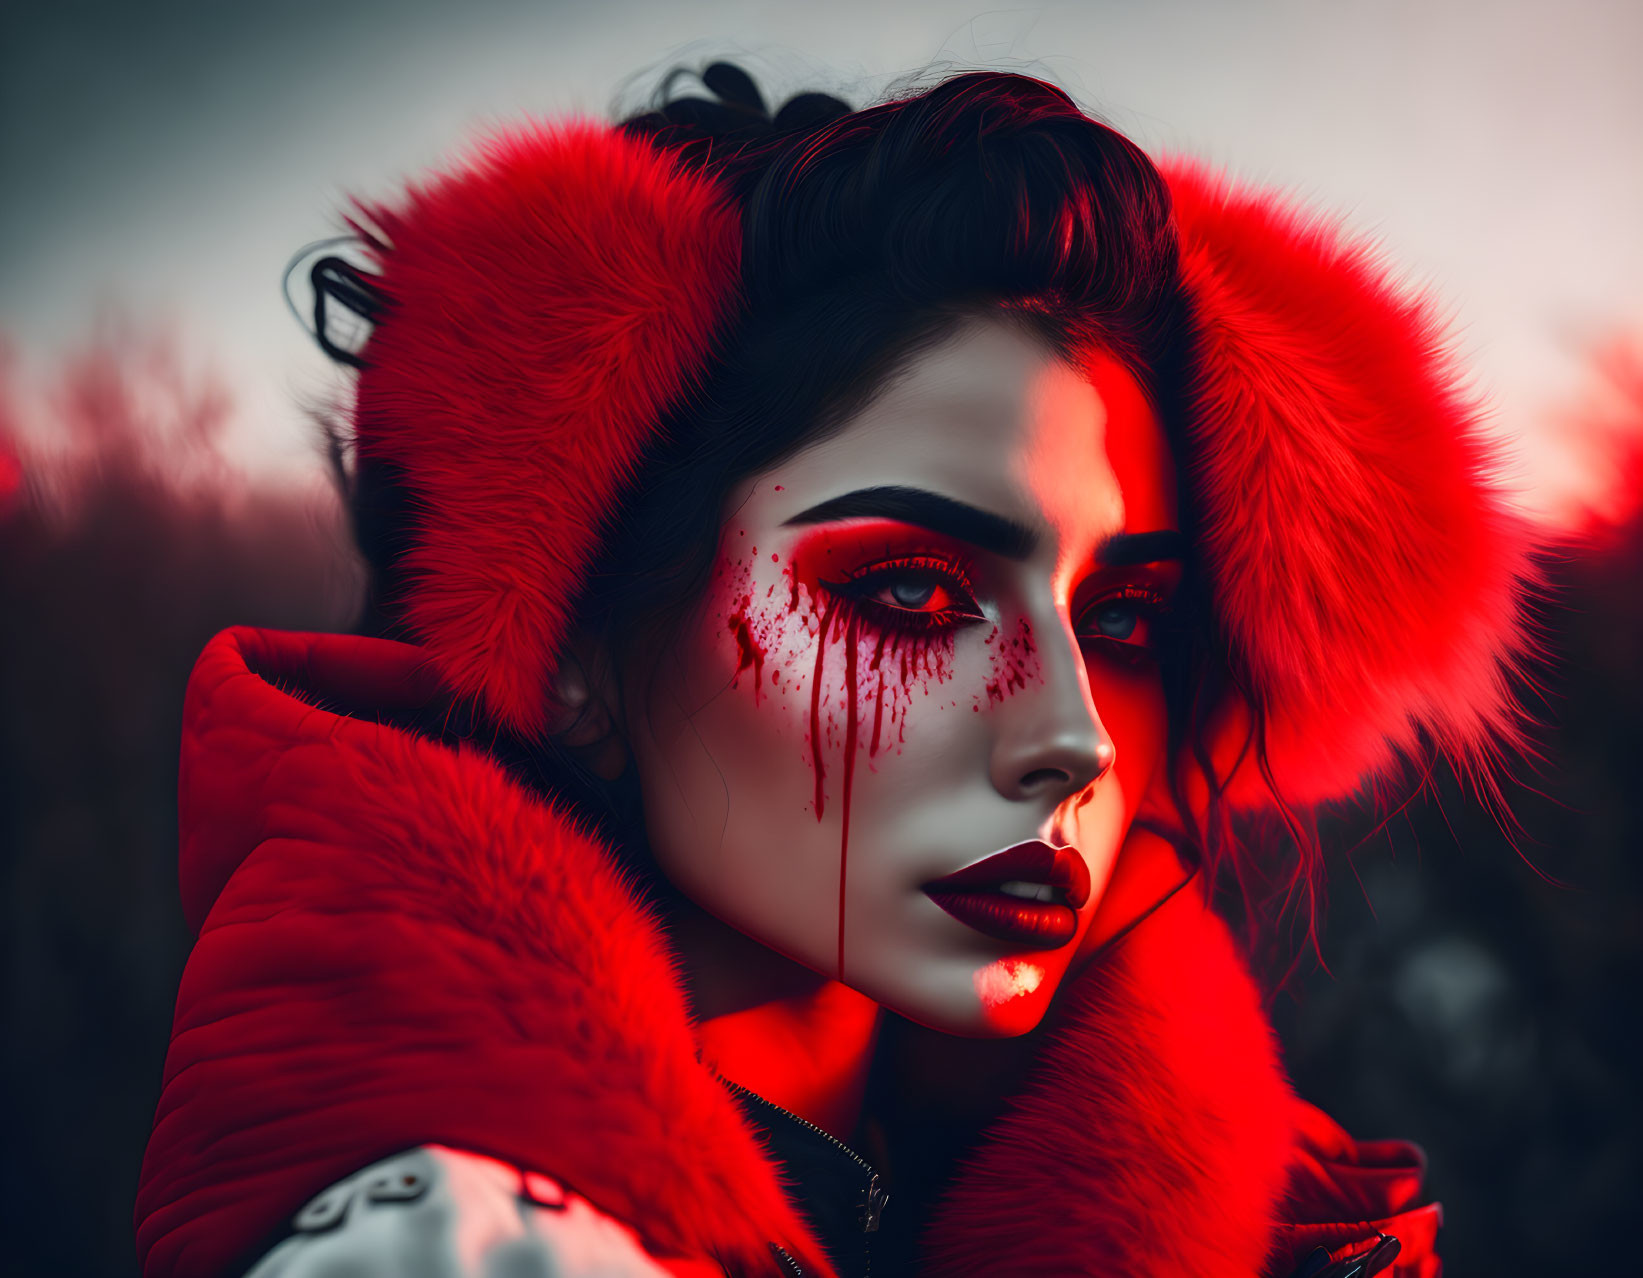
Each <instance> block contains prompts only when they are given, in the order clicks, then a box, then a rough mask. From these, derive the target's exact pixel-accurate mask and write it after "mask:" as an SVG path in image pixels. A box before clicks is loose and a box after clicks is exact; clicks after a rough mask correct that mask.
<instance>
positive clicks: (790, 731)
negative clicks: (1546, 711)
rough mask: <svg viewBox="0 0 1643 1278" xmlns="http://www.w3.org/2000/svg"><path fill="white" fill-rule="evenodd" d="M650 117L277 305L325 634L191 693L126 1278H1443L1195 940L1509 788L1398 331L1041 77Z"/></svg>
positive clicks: (523, 137)
mask: <svg viewBox="0 0 1643 1278" xmlns="http://www.w3.org/2000/svg"><path fill="white" fill-rule="evenodd" d="M703 79H704V81H705V82H706V84H707V86H708V87H709V89H711V90H712V91H713V94H714V98H715V100H714V101H707V100H704V99H692V98H685V99H675V100H671V101H664V103H663V105H662V106H661V107H660V108H659V109H658V110H657V111H656V112H654V113H652V114H648V115H645V116H641V117H638V118H636V119H633V120H630V121H627V122H626V123H625V124H624V125H623V126H621V127H620V128H617V129H609V128H606V127H603V126H598V125H593V124H574V125H567V126H561V127H547V128H530V129H525V130H522V131H517V132H513V133H508V134H503V135H500V136H498V137H496V138H494V139H492V141H491V142H490V143H489V144H488V145H487V146H486V148H485V149H483V150H482V151H481V152H480V153H479V154H478V155H477V156H475V157H473V158H472V159H470V160H469V161H467V162H466V163H465V164H463V165H461V166H459V167H458V168H456V169H454V170H452V171H451V172H450V173H448V174H445V175H443V176H440V177H438V178H435V179H433V180H432V181H430V182H428V183H427V184H425V185H422V186H419V187H415V188H413V189H412V190H411V191H410V192H409V193H408V195H407V196H406V198H405V199H404V201H402V202H401V203H400V204H399V205H398V206H397V207H382V208H372V209H369V210H364V211H362V213H361V215H360V219H359V230H360V232H361V234H362V235H364V236H365V237H366V239H367V241H368V243H369V244H370V246H371V249H372V252H373V255H374V257H375V259H376V271H375V273H374V274H373V275H372V276H370V277H366V276H362V275H358V274H350V273H348V272H346V271H344V270H343V269H342V268H340V267H338V266H336V265H335V264H331V265H329V266H328V267H326V268H324V269H322V271H321V272H320V273H319V274H318V275H317V276H316V278H317V279H318V280H320V281H321V284H322V291H321V294H320V305H319V308H318V310H317V313H316V319H317V320H318V321H319V327H320V331H321V336H322V341H326V342H329V339H328V338H327V337H326V336H325V317H324V313H323V311H324V301H325V298H326V297H327V296H330V297H332V299H333V300H336V299H338V298H341V299H343V300H346V301H348V302H349V304H351V305H352V306H354V308H355V309H357V310H359V311H360V312H361V313H362V314H366V315H368V316H369V317H370V318H371V319H372V320H373V321H374V328H373V331H372V333H371V336H370V338H369V341H368V344H367V345H366V346H365V347H364V348H363V351H362V352H361V353H360V355H359V356H358V357H357V361H356V360H355V357H353V356H351V355H349V353H348V352H346V351H341V350H337V353H339V354H342V355H344V356H345V357H347V358H349V359H350V360H351V361H353V362H357V363H358V364H359V365H360V367H361V372H360V376H359V383H358V396H357V401H356V404H355V407H354V413H353V423H352V424H353V433H354V437H355V444H356V447H357V458H358V461H357V469H356V475H355V478H354V493H353V497H354V509H355V517H356V528H357V530H358V533H359V537H360V541H361V545H362V547H363V548H364V550H365V552H366V554H367V557H368V558H369V560H370V562H371V565H372V568H373V587H374V590H373V609H374V613H373V625H372V629H373V630H374V631H375V634H376V636H377V637H371V638H365V637H342V636H313V635H289V634H273V633H265V632H253V631H244V630H240V631H231V632H228V633H227V634H225V635H223V636H219V638H218V639H217V640H215V641H214V642H213V643H212V645H210V647H208V649H207V651H206V652H205V654H204V655H203V656H202V657H201V660H200V663H199V665H198V667H197V669H196V672H195V675H194V679H193V682H192V684H191V686H190V692H189V702H188V707H187V716H186V717H187V726H186V729H185V738H184V743H183V779H182V787H181V804H182V814H183V843H182V889H183V895H184V902H185V906H186V908H187V910H188V913H189V916H190V918H191V920H192V921H193V923H194V924H195V926H196V927H198V928H199V929H200V939H199V942H198V945H197V946H196V949H195V951H194V954H193V956H192V957H191V959H190V962H189V967H188V970H187V972H186V973H185V976H184V980H183V986H182V990H181V993H180V995H179V1000H178V1009H177V1020H176V1027H175V1030H174V1036H173V1044H172V1050H171V1055H170V1058H169V1060H168V1062H167V1069H166V1082H165V1088H164V1093H163V1095H162V1098H161V1102H160V1106H159V1112H158V1115H157V1117H156V1121H155V1129H154V1135H153V1138H152V1140H151V1142H150V1146H149V1150H148V1156H147V1160H146V1162H145V1167H144V1175H143V1183H142V1186H141V1189H140V1191H139V1198H138V1205H137V1210H138V1242H139V1249H140V1250H141V1251H142V1253H143V1256H144V1264H145V1272H146V1273H147V1274H150V1275H161V1274H167V1275H170V1274H177V1275H183V1274H189V1275H192V1274H202V1275H203V1274H220V1273H229V1272H235V1271H243V1270H244V1269H246V1268H247V1267H248V1266H256V1273H257V1274H258V1275H259V1276H271V1275H275V1274H286V1275H291V1276H294V1275H297V1274H319V1273H325V1272H342V1271H344V1270H346V1271H347V1272H383V1273H400V1272H404V1273H423V1272H428V1273H480V1272H485V1273H491V1272H496V1273H503V1272H507V1273H535V1272H565V1273H593V1272H611V1273H655V1272H669V1271H671V1272H675V1273H719V1272H728V1273H731V1274H738V1275H739V1274H753V1273H789V1274H791V1273H802V1274H806V1275H812V1274H828V1273H837V1274H865V1273H868V1272H870V1271H872V1272H877V1273H880V1274H883V1273H898V1272H917V1273H943V1274H945V1273H982V1272H986V1273H1001V1272H1002V1273H1036V1274H1068V1273H1125V1274H1169V1275H1174V1274H1180V1275H1187V1274H1193V1275H1221V1274H1225V1275H1234V1274H1237V1275H1252V1274H1260V1273H1269V1274H1276V1275H1287V1274H1290V1273H1295V1272H1304V1273H1307V1274H1318V1273H1341V1274H1344V1273H1372V1272H1379V1271H1384V1272H1394V1273H1397V1274H1409V1275H1415V1274H1419V1275H1430V1274H1435V1273H1436V1272H1437V1261H1436V1258H1435V1253H1434V1251H1433V1236H1434V1234H1435V1230H1436V1224H1437V1208H1436V1207H1435V1206H1421V1205H1420V1198H1419V1181H1420V1165H1419V1156H1418V1151H1414V1150H1413V1149H1412V1148H1411V1147H1408V1146H1404V1145H1399V1144H1396V1143H1391V1142H1382V1143H1379V1144H1373V1145H1365V1144H1354V1143H1352V1142H1351V1141H1349V1140H1348V1139H1347V1138H1346V1137H1345V1135H1344V1134H1343V1133H1341V1132H1340V1131H1339V1130H1338V1129H1336V1128H1334V1127H1333V1125H1332V1124H1330V1123H1329V1122H1328V1121H1327V1120H1326V1119H1324V1118H1322V1116H1321V1115H1318V1114H1317V1113H1316V1111H1312V1110H1310V1109H1308V1108H1307V1107H1305V1106H1304V1105H1302V1104H1301V1103H1300V1102H1299V1101H1298V1100H1296V1099H1295V1098H1294V1097H1293V1095H1292V1094H1291V1092H1290V1090H1289V1088H1288V1086H1287V1084H1286V1082H1285V1080H1284V1078H1283V1075H1282V1071H1281V1068H1280V1066H1279V1064H1278V1062H1277V1059H1276V1055H1275V1051H1274V1048H1273V1044H1272V1040H1271V1034H1270V1030H1269V1029H1268V1027H1267V1024H1266V1021H1265V1019H1264V1017H1263V1015H1262V1013H1261V1011H1260V1005H1259V998H1258V995H1257V992H1256V990H1255V988H1254V985H1253V983H1252V982H1251V980H1250V978H1249V976H1248V974H1247V971H1246V969H1245V967H1244V965H1243V961H1242V959H1241V958H1240V957H1239V949H1238V947H1237V946H1236V945H1235V944H1234V943H1233V941H1232V939H1231V937H1230V935H1229V933H1228V930H1227V928H1226V927H1225V925H1224V924H1223V923H1222V922H1221V921H1220V920H1219V919H1218V918H1217V917H1216V915H1215V914H1214V913H1213V912H1212V911H1211V909H1210V908H1209V906H1208V904H1207V900H1208V895H1209V894H1208V885H1209V884H1210V882H1211V880H1212V879H1213V878H1214V877H1216V876H1217V875H1220V874H1222V873H1228V874H1232V875H1235V876H1236V877H1238V878H1239V879H1240V880H1242V881H1244V882H1251V881H1253V880H1256V879H1259V878H1261V877H1262V876H1263V875H1264V876H1268V877H1270V876H1271V875H1272V874H1273V869H1272V858H1273V857H1274V856H1275V853H1274V850H1273V849H1271V848H1267V847H1263V846H1259V845H1250V844H1245V843H1239V842H1237V841H1235V840H1234V838H1233V835H1232V830H1233V822H1232V817H1233V816H1234V815H1237V814H1241V815H1247V816H1249V817H1250V818H1251V822H1250V823H1248V824H1251V825H1252V826H1253V827H1254V828H1260V827H1261V824H1262V820H1261V818H1262V816H1263V814H1267V815H1276V816H1278V817H1280V818H1281V819H1282V820H1283V821H1285V822H1287V823H1288V824H1289V825H1290V826H1291V827H1292V828H1293V830H1295V831H1296V832H1297V833H1299V834H1301V835H1302V836H1303V837H1302V839H1301V842H1302V843H1303V846H1304V845H1305V844H1306V843H1307V840H1306V839H1305V838H1304V832H1305V829H1306V813H1307V812H1309V811H1310V810H1311V808H1312V807H1313V806H1314V805H1316V804H1317V803H1319V802H1321V801H1323V800H1326V799H1328V798H1331V797H1336V796H1342V795H1346V794H1349V793H1351V792H1352V791H1354V790H1355V789H1356V788H1357V787H1359V786H1360V785H1361V784H1364V783H1365V782H1367V781H1370V780H1373V779H1375V778H1379V777H1383V776H1385V775H1388V773H1389V769H1390V767H1391V765H1392V762H1393V760H1394V759H1395V758H1396V757H1397V756H1398V755H1408V756H1412V757H1415V758H1425V757H1426V756H1427V755H1428V753H1429V752H1430V751H1431V750H1432V749H1433V748H1436V749H1439V750H1442V751H1444V752H1445V753H1447V754H1448V755H1449V757H1450V758H1451V759H1453V760H1454V761H1455V762H1456V763H1458V764H1459V765H1460V766H1461V767H1463V768H1468V769H1472V770H1474V771H1478V772H1480V773H1481V774H1482V775H1486V770H1487V767H1488V765H1489V763H1490V761H1491V760H1492V758H1493V751H1495V750H1496V749H1497V748H1498V745H1499V743H1500V742H1501V741H1502V740H1503V739H1506V740H1509V739H1510V737H1511V734H1512V724H1513V720H1512V717H1511V711H1510V709H1509V707H1508V704H1507V701H1506V696H1505V692H1504V687H1505V683H1504V672H1505V671H1507V670H1509V669H1510V666H1511V664H1512V662H1513V661H1514V660H1515V656H1516V652H1517V648H1516V643H1517V639H1516V635H1517V626H1516V620H1515V609H1516V600H1517V592H1518V588H1519V582H1520V577H1521V574H1522V572H1523V545H1522V539H1521V536H1520V533H1519V530H1518V528H1517V525H1516V524H1515V522H1514V521H1513V519H1512V518H1511V517H1510V516H1509V515H1508V514H1507V513H1506V511H1505V509H1504V508H1503V505H1502V503H1501V501H1500V500H1499V498H1498V497H1497V495H1496V494H1495V493H1494V491H1493V490H1492V489H1491V487H1490V485H1489V483H1488V472H1489V466H1490V457H1489V454H1488V451H1487V449H1486V448H1485V446H1484V444H1483V443H1482V442H1481V441H1480V440H1479V438H1478V437H1477V436H1476V434H1475V433H1474V431H1473V423H1472V418H1471V416H1470V415H1469V411H1468V409H1467V406H1466V405H1465V404H1464V403H1463V401H1462V400H1461V399H1460V398H1459V397H1458V396H1457V395H1456V394H1455V392H1454V390H1453V389H1452V384H1451V381H1450V378H1449V373H1448V370H1447V369H1446V368H1445V366H1444V364H1443V362H1442V360H1441V358H1440V356H1439V355H1438V353H1437V351H1438V349H1439V347H1438V342H1437V334H1436V331H1435V329H1434V327H1433V325H1432V323H1431V322H1430V320H1429V318H1428V316H1427V314H1426V312H1425V311H1423V310H1422V309H1421V307H1420V306H1419V305H1417V304H1416V303H1413V302H1411V301H1409V300H1407V299H1405V298H1403V297H1402V296H1401V295H1399V294H1398V293H1397V292H1396V291H1395V290H1394V289H1393V288H1392V287H1391V286H1390V284H1389V283H1388V282H1387V281H1386V280H1385V279H1384V278H1383V277H1382V275H1381V274H1380V273H1379V272H1378V270H1377V269H1376V267H1375V265H1374V264H1373V262H1372V261H1371V260H1370V258H1369V257H1368V256H1367V255H1366V253H1365V252H1364V251H1363V250H1362V249H1360V248H1357V247H1354V246H1351V245H1347V244H1344V243H1342V242H1341V241H1339V240H1338V239H1337V238H1336V237H1335V236H1334V235H1333V234H1332V233H1331V232H1330V231H1329V230H1327V229H1325V228H1320V227H1318V226H1315V225H1312V224H1309V223H1307V222H1306V221H1305V220H1303V219H1302V218H1301V217H1300V216H1299V215H1297V214H1295V213H1293V212H1291V211H1288V210H1286V209H1285V208H1284V207H1283V206H1282V205H1280V204H1278V203H1277V202H1275V201H1273V200H1272V199H1271V198H1269V197H1264V196H1259V195H1250V194H1241V193H1235V192H1232V191H1230V190H1228V189H1227V188H1225V187H1224V186H1223V185H1221V184H1220V183H1218V182H1217V181H1216V180H1214V179H1212V178H1210V177H1208V176H1206V175H1205V174H1203V173H1201V172H1198V171H1196V170H1193V169H1192V168H1190V167H1185V166H1176V167H1174V168H1173V169H1171V170H1169V172H1168V175H1167V176H1165V175H1162V174H1160V172H1159V171H1158V170H1157V169H1156V168H1155V167H1154V166H1153V164H1152V163H1151V162H1149V161H1148V160H1147V158H1146V157H1145V156H1144V155H1142V154H1141V153H1140V152H1139V151H1138V150H1137V149H1136V148H1135V147H1134V146H1133V145H1132V144H1131V143H1129V142H1127V141H1126V140H1125V139H1123V138H1122V137H1120V136H1119V135H1117V134H1116V133H1114V132H1112V131H1111V130H1108V129H1106V128H1104V127H1103V126H1101V125H1099V124H1097V123H1095V122H1093V121H1091V120H1089V119H1087V118H1086V117H1085V116H1083V115H1082V114H1081V113H1080V112H1078V110H1077V109H1076V108H1075V107H1074V106H1073V104H1072V103H1070V102H1069V101H1068V100H1067V99H1066V98H1065V97H1064V96H1063V95H1062V94H1060V93H1059V92H1058V91H1056V90H1054V89H1052V88H1050V87H1048V86H1046V85H1043V84H1040V83H1038V82H1035V81H1032V80H1028V79H1024V78H1021V77H1016V76H1006V75H993V74H979V75H968V76H961V77H957V78H955V79H952V80H949V81H947V82H945V83H943V84H941V85H939V86H937V87H936V88H934V89H932V90H930V91H928V92H925V93H921V94H917V95H914V96H911V97H909V98H906V99H904V100H901V101H896V102H892V103H889V104H887V105H884V106H880V107H876V108H873V109H870V110H867V111H863V112H857V113H852V112H849V111H848V110H847V109H846V108H844V107H843V105H842V104H839V103H837V102H835V101H833V100H832V99H828V98H823V97H819V96H817V95H805V96H802V97H800V98H797V99H795V100H793V101H792V102H790V103H789V104H788V105H787V106H786V107H784V108H783V109H782V111H780V112H779V113H778V114H777V115H776V116H775V118H774V119H772V118H770V116H769V115H768V113H767V112H766V111H765V109H764V106H763V103H762V101H761V99H760V97H759V95H758V92H757V90H756V89H755V88H754V86H753V85H752V84H751V82H750V81H748V79H747V77H746V76H745V75H743V74H742V73H741V72H739V71H737V70H736V69H735V68H732V67H728V66H725V65H723V64H720V65H716V66H714V67H711V68H709V70H708V71H707V72H705V73H704V76H703ZM327 271H328V272H329V274H327ZM326 281H329V283H327V282H326ZM333 349H336V348H335V347H334V346H333ZM383 636H386V637H383ZM1267 824H1270V822H1268V823H1267ZM1309 872H1310V869H1309V867H1303V868H1302V870H1301V871H1299V872H1297V880H1296V884H1295V885H1293V886H1304V883H1305V875H1306V874H1307V873H1309ZM1251 899H1252V900H1253V899H1255V898H1253V897H1252V898H1251ZM348 1266H354V1268H348ZM532 1266H534V1268H533V1267H532ZM601 1266H603V1267H602V1268H601ZM1389 1266H1390V1268H1389Z"/></svg>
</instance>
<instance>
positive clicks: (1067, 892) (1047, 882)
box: [924, 839, 1090, 950]
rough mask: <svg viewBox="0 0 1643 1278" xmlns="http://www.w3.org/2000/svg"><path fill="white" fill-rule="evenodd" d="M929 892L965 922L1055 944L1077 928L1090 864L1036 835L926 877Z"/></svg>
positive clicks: (992, 932) (1038, 946)
mask: <svg viewBox="0 0 1643 1278" xmlns="http://www.w3.org/2000/svg"><path fill="white" fill-rule="evenodd" d="M924 893H925V895H926V896H928V897H929V898H930V899H931V900H932V901H934V902H935V903H936V904H937V905H939V906H941V908H942V909H944V910H946V911H947V913H949V914H951V915H952V916H953V917H954V918H955V919H957V920H958V921H959V922H960V923H963V924H964V925H965V926H966V927H972V928H974V929H975V930H976V931H978V932H981V933H983V934H985V935H987V936H991V937H993V938H994V939H996V940H1000V941H1008V942H1009V943H1010V944H1012V945H1019V946H1022V947H1025V948H1027V949H1035V950H1054V949H1059V948H1060V947H1061V946H1063V945H1066V944H1067V943H1068V942H1069V941H1071V940H1072V939H1073V937H1074V936H1076V935H1077V934H1078V910H1079V909H1080V908H1082V907H1083V905H1084V903H1085V902H1087V901H1088V900H1089V899H1090V870H1089V866H1087V865H1085V864H1084V858H1083V857H1081V856H1080V855H1079V854H1078V852H1077V851H1076V850H1075V849H1073V848H1070V847H1063V848H1053V847H1051V846H1050V845H1049V844H1048V843H1045V842H1042V841H1041V840H1039V839H1032V840H1030V841H1028V842H1026V843H1017V844H1016V845H1015V846H1014V847H1008V848H1005V849H1004V850H1003V851H1002V852H995V853H994V854H993V855H992V856H990V857H988V858H986V860H983V861H977V862H976V863H975V864H974V865H968V866H965V867H964V869H962V870H959V871H957V872H956V873H953V874H949V875H947V876H946V877H945V878H941V879H937V880H935V881H934V882H933V883H926V884H925V885H924Z"/></svg>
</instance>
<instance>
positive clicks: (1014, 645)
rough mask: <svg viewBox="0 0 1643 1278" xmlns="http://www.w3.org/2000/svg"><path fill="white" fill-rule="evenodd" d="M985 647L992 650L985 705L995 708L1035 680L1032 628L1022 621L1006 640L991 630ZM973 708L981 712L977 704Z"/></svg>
mask: <svg viewBox="0 0 1643 1278" xmlns="http://www.w3.org/2000/svg"><path fill="white" fill-rule="evenodd" d="M987 646H988V647H990V648H992V650H993V678H992V679H991V681H990V682H989V683H988V684H987V704H988V705H997V704H998V703H999V702H1001V701H1003V700H1004V698H1005V697H1007V696H1009V695H1010V694H1011V693H1012V692H1019V691H1020V690H1021V689H1022V688H1025V687H1026V686H1027V683H1028V681H1029V680H1032V679H1036V678H1037V677H1038V674H1039V670H1038V649H1037V646H1036V645H1035V644H1034V643H1033V629H1032V624H1031V623H1030V622H1029V621H1028V620H1027V618H1025V617H1022V618H1021V619H1020V622H1019V624H1018V626H1017V633H1016V634H1015V635H1014V636H1013V637H1012V638H1009V639H1005V638H1004V637H1003V634H1002V632H1001V631H999V630H996V629H995V630H994V631H993V632H992V634H990V635H988V636H987ZM975 708H976V709H977V710H979V709H980V708H981V705H980V702H979V701H978V702H977V704H976V706H975Z"/></svg>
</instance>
